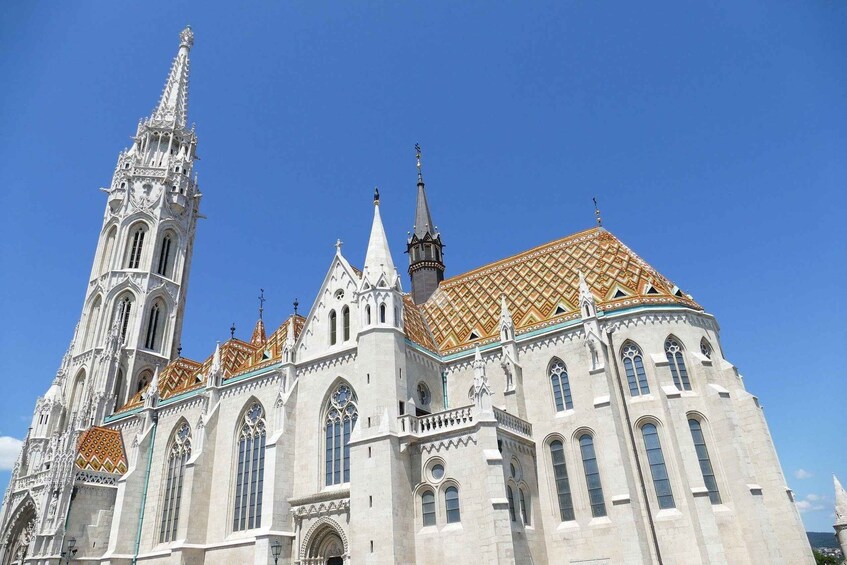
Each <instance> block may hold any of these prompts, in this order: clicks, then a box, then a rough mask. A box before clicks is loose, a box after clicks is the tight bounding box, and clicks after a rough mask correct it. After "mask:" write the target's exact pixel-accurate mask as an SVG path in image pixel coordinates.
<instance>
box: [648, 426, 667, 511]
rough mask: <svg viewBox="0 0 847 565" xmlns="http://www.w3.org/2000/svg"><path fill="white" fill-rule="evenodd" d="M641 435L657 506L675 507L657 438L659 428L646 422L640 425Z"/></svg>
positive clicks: (660, 444) (659, 442)
mask: <svg viewBox="0 0 847 565" xmlns="http://www.w3.org/2000/svg"><path fill="white" fill-rule="evenodd" d="M641 436H642V438H643V439H644V450H645V451H646V452H647V463H648V464H649V465H650V476H651V477H652V478H653V489H654V490H655V492H656V500H657V501H658V502H659V508H662V509H664V508H675V507H676V505H675V504H674V500H673V489H672V488H671V480H670V477H669V476H668V468H667V466H666V465H665V457H664V455H663V454H662V443H661V441H660V440H659V430H658V429H657V428H656V425H655V424H652V423H647V424H644V425H643V426H641Z"/></svg>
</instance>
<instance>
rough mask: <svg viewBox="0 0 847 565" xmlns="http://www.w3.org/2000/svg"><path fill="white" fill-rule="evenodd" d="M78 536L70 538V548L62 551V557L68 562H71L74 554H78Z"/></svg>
mask: <svg viewBox="0 0 847 565" xmlns="http://www.w3.org/2000/svg"><path fill="white" fill-rule="evenodd" d="M76 552H77V549H76V538H68V548H67V550H65V551H63V552H62V558H63V559H64V560H65V562H66V563H70V562H71V559H73V556H74V555H76Z"/></svg>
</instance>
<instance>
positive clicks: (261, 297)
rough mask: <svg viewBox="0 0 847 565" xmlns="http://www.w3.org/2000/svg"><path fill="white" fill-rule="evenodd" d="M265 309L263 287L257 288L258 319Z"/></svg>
mask: <svg viewBox="0 0 847 565" xmlns="http://www.w3.org/2000/svg"><path fill="white" fill-rule="evenodd" d="M264 311H265V289H264V288H260V289H259V319H260V320H261V319H262V313H263V312H264Z"/></svg>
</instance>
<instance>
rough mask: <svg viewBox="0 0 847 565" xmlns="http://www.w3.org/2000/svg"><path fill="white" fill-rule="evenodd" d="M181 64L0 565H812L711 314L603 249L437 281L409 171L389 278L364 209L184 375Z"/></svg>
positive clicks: (42, 419) (187, 163)
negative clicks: (302, 307) (350, 229)
mask: <svg viewBox="0 0 847 565" xmlns="http://www.w3.org/2000/svg"><path fill="white" fill-rule="evenodd" d="M193 44H194V34H193V32H192V31H191V29H189V28H186V29H185V30H184V31H182V33H181V34H180V37H179V48H178V52H177V55H176V57H175V59H174V61H173V65H172V67H171V69H170V73H169V76H168V78H167V81H166V84H165V88H164V91H163V93H162V96H161V99H160V100H159V103H158V105H157V106H156V108H155V110H154V111H153V112H152V114H151V115H150V116H149V117H147V118H145V119H143V120H142V121H141V122H140V123H139V125H138V127H137V130H136V132H135V135H134V136H133V142H132V146H131V147H129V148H128V149H126V150H124V151H123V152H121V153H120V154H119V156H118V159H117V165H116V167H115V171H114V175H113V177H112V181H111V184H110V185H109V187H108V188H107V189H106V197H105V200H106V202H105V212H104V217H103V223H102V226H101V227H100V230H99V240H98V244H97V249H96V253H95V259H94V264H93V265H92V269H91V276H90V281H89V284H88V286H87V290H86V294H85V299H84V302H83V307H82V313H81V318H80V321H79V324H78V326H77V328H76V331H75V332H74V336H73V340H72V342H71V344H70V347H69V348H68V350H67V353H66V354H65V355H64V358H63V359H62V360H61V365H60V367H59V370H58V372H57V374H56V376H55V378H54V379H53V380H52V383H49V381H47V380H45V385H47V384H48V383H49V387H46V392H45V393H44V395H43V396H42V397H40V398H38V399H37V401H36V402H35V411H34V414H33V418H32V424H31V427H30V428H29V432H28V435H27V436H26V439H25V441H24V444H23V448H22V451H21V454H20V456H19V458H18V460H17V463H16V464H15V466H14V470H13V471H12V476H11V482H10V483H9V486H8V488H7V489H6V492H5V496H4V499H3V507H2V513H0V565H10V564H23V563H26V564H59V563H68V562H72V563H80V564H92V565H93V564H104V565H107V564H110V565H118V564H120V565H128V564H135V563H147V564H150V565H153V564H174V565H176V564H191V565H195V564H196V565H199V564H256V565H260V564H261V565H266V564H268V563H274V564H286V565H341V564H354V565H358V564H366V563H368V564H385V565H387V564H394V563H402V564H408V563H424V564H440V563H485V564H489V563H491V564H493V563H520V564H530V563H535V564H542V563H557V564H561V563H575V564H576V563H578V564H581V565H604V564H648V563H667V564H685V565H696V564H720V563H729V564H733V565H740V564H753V563H769V564H791V565H796V564H802V563H813V562H814V561H813V559H812V556H811V552H810V549H809V543H808V541H807V539H806V535H805V532H804V529H803V526H802V523H801V521H800V517H799V514H798V512H797V510H796V508H795V506H794V502H793V498H792V497H793V494H792V492H791V490H790V489H789V488H788V486H787V485H786V481H785V477H784V476H783V473H782V471H781V469H780V464H779V460H778V458H777V454H776V451H775V449H774V445H773V442H772V440H771V436H770V433H769V431H768V427H767V424H766V422H765V418H764V415H763V412H762V408H761V407H760V406H759V403H758V401H757V399H756V397H755V396H754V395H752V394H751V393H749V392H747V391H746V390H745V388H744V384H743V382H742V379H741V377H740V375H739V374H738V372H737V370H736V368H735V367H734V366H733V365H732V363H731V361H730V360H728V359H726V358H724V355H723V349H722V347H721V340H720V333H719V328H718V323H717V321H716V320H715V318H714V317H713V316H712V315H711V314H709V313H708V312H707V311H706V310H705V308H704V307H703V306H701V305H700V304H698V303H697V302H696V301H694V300H693V299H692V297H691V296H689V295H688V294H686V292H685V291H684V290H683V289H681V288H680V287H679V286H677V285H676V284H675V283H674V282H672V281H671V280H670V279H668V278H666V277H665V276H663V275H662V274H660V273H658V272H657V271H656V270H655V269H653V268H652V267H651V266H650V265H648V264H647V263H645V262H644V260H642V259H641V258H640V257H639V256H638V255H637V254H636V253H635V252H634V251H633V250H631V249H630V248H628V247H627V246H626V245H625V244H624V243H623V242H622V241H621V240H619V239H618V238H617V237H615V236H614V235H613V234H612V233H610V232H609V231H607V230H605V229H604V228H602V227H599V226H598V227H594V228H592V229H588V230H585V231H580V232H577V233H573V234H570V235H567V234H562V235H563V237H562V238H561V239H558V240H556V241H552V242H548V243H543V244H541V245H539V246H538V247H535V248H533V249H528V250H526V251H524V252H522V253H519V254H518V255H514V256H512V257H506V258H504V259H502V260H500V261H497V262H495V263H491V264H488V265H483V266H481V267H479V268H477V269H475V270H473V271H470V272H467V273H449V272H448V271H447V269H446V263H445V260H444V252H443V249H444V240H448V239H449V234H447V233H445V234H442V233H440V232H439V231H438V229H437V228H436V227H435V225H436V224H435V223H434V221H433V215H432V212H431V209H430V201H429V200H428V199H427V192H426V187H425V184H424V178H423V174H422V172H421V166H420V153H419V154H418V170H417V180H416V185H417V186H416V188H415V178H414V177H413V176H411V175H410V186H409V193H410V194H411V193H412V191H414V190H416V194H417V200H416V202H415V210H414V216H413V215H412V214H411V206H412V202H411V198H410V202H409V209H410V214H409V220H410V225H411V227H412V230H411V232H410V234H409V236H408V238H407V240H406V246H407V251H408V267H406V265H399V264H398V262H397V261H396V260H395V257H392V254H391V251H390V250H389V245H388V240H389V234H387V233H386V232H385V230H384V228H383V223H382V219H381V217H380V200H379V194H378V193H377V194H375V195H374V200H373V203H372V204H371V203H370V202H369V201H363V202H362V205H363V206H372V214H373V224H372V227H371V231H370V239H369V241H368V244H367V249H361V250H356V257H360V256H361V255H364V257H365V259H364V262H363V263H362V264H355V263H351V261H350V260H349V259H348V257H347V256H346V255H345V253H342V248H341V246H340V245H338V246H337V247H336V251H335V253H334V255H333V254H328V256H327V270H326V276H325V277H324V279H323V280H322V281H317V280H316V281H315V286H314V289H313V290H312V291H311V292H310V294H314V300H313V302H312V303H311V304H310V305H308V312H303V315H301V314H299V313H295V314H294V315H292V316H290V317H289V318H288V319H287V320H286V321H285V322H284V323H283V324H282V325H281V326H280V327H278V328H266V327H265V325H264V322H263V320H262V319H261V316H260V318H259V320H258V321H257V323H256V326H255V329H254V330H253V332H252V336H251V339H250V341H242V340H241V339H238V338H235V337H233V338H232V339H229V340H228V341H226V342H224V343H219V344H218V345H217V347H216V348H215V349H214V351H209V354H208V357H206V358H205V359H198V360H193V359H188V358H184V357H182V356H181V355H180V351H179V349H178V344H179V343H180V336H181V333H182V331H183V327H182V326H183V313H184V310H185V297H186V286H187V283H188V278H189V272H190V268H191V257H192V248H193V245H194V238H195V233H196V227H197V219H198V217H199V214H200V204H201V197H202V196H203V195H202V193H201V191H200V188H199V186H198V183H197V177H196V174H195V171H194V167H195V159H196V157H195V155H196V150H197V143H198V139H197V136H196V135H195V131H194V129H193V128H192V127H189V126H188V122H187V113H188V86H189V53H190V51H191V49H192V46H193ZM209 197H210V198H215V195H214V194H210V195H209ZM368 200H369V199H368ZM432 202H433V204H434V206H433V207H432V210H434V211H435V212H437V211H438V208H439V203H438V202H436V201H435V200H433V201H432ZM93 230H94V227H93V226H92V231H93ZM329 235H330V234H327V236H328V237H329ZM442 238H443V239H442ZM539 243H541V242H539ZM455 248H457V249H459V248H460V246H459V245H456V246H455ZM329 255H331V256H329ZM398 267H400V268H398ZM406 268H407V269H408V275H409V278H408V279H407V278H406V277H405V275H402V276H401V274H400V271H401V270H404V269H406ZM704 276H706V275H705V273H704ZM407 281H408V283H407ZM188 330H189V331H190V328H188Z"/></svg>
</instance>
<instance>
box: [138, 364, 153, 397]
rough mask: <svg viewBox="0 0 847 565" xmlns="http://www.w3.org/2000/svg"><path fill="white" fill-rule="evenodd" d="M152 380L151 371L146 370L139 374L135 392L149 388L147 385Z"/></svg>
mask: <svg viewBox="0 0 847 565" xmlns="http://www.w3.org/2000/svg"><path fill="white" fill-rule="evenodd" d="M152 380H153V371H151V370H150V369H144V370H143V371H141V372H140V373H138V378H137V379H135V392H136V393H138V392H142V391H143V390H144V389H145V388H147V385H149V384H150V381H152Z"/></svg>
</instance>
